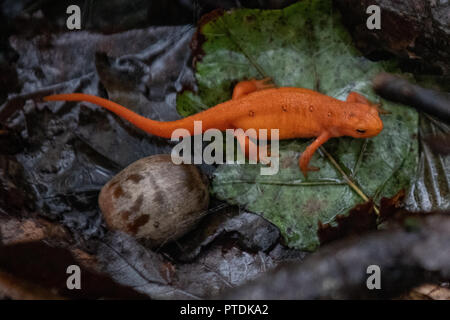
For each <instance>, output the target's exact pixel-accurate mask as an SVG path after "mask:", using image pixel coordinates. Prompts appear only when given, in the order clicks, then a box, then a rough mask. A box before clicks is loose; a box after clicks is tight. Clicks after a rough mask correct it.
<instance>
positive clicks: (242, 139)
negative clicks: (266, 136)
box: [234, 129, 270, 164]
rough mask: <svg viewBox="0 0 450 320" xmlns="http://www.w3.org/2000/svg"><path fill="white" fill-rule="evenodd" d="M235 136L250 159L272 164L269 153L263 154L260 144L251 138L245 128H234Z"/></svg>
mask: <svg viewBox="0 0 450 320" xmlns="http://www.w3.org/2000/svg"><path fill="white" fill-rule="evenodd" d="M234 136H235V137H236V140H237V141H238V143H239V146H240V148H241V151H242V153H243V154H245V156H246V157H247V158H248V159H249V160H253V161H254V162H261V163H262V164H270V158H269V155H267V156H265V155H262V154H261V153H260V150H259V148H258V146H257V145H256V144H255V143H254V142H253V141H252V140H250V138H249V137H248V136H247V135H246V134H245V133H244V131H243V130H239V129H238V130H234Z"/></svg>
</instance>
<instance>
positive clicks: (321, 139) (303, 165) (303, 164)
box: [298, 131, 331, 178]
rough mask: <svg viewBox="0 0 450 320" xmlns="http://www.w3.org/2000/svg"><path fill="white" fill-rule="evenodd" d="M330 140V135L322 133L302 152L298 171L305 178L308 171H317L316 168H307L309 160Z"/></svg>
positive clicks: (325, 132)
mask: <svg viewBox="0 0 450 320" xmlns="http://www.w3.org/2000/svg"><path fill="white" fill-rule="evenodd" d="M330 138H331V135H330V134H329V133H328V132H327V131H324V132H323V133H322V134H321V135H320V136H318V137H317V139H316V140H314V142H313V143H311V144H310V145H309V146H308V147H307V148H306V149H305V151H303V153H302V155H301V157H300V159H299V161H298V164H299V166H300V170H301V171H302V172H303V175H304V176H305V178H306V177H307V176H308V171H318V170H319V168H317V167H308V164H309V161H310V160H311V157H312V156H313V154H314V152H316V150H317V149H318V148H319V147H320V146H321V145H323V144H324V143H325V142H327V141H328V139H330Z"/></svg>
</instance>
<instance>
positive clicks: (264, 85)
mask: <svg viewBox="0 0 450 320" xmlns="http://www.w3.org/2000/svg"><path fill="white" fill-rule="evenodd" d="M251 81H252V82H253V84H254V85H255V87H256V90H265V89H270V88H275V84H274V83H273V82H272V78H270V77H267V78H264V79H261V80H255V79H252V80H251Z"/></svg>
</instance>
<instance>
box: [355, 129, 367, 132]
mask: <svg viewBox="0 0 450 320" xmlns="http://www.w3.org/2000/svg"><path fill="white" fill-rule="evenodd" d="M356 132H358V133H366V130H363V129H356Z"/></svg>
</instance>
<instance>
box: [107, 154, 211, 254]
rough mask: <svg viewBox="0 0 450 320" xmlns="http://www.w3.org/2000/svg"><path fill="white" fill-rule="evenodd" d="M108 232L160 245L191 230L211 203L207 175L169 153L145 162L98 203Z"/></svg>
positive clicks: (109, 188)
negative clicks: (112, 231)
mask: <svg viewBox="0 0 450 320" xmlns="http://www.w3.org/2000/svg"><path fill="white" fill-rule="evenodd" d="M98 202H99V205H100V209H101V211H102V213H103V217H104V219H105V221H106V224H107V225H108V227H109V228H111V229H114V230H121V231H124V232H127V233H129V234H131V235H133V236H135V237H136V238H139V239H146V240H147V241H146V242H147V244H150V245H152V246H158V245H161V244H163V243H166V242H168V241H171V240H175V239H177V238H179V237H181V236H182V235H184V234H185V233H186V232H188V231H189V230H191V229H192V228H193V227H194V226H195V224H196V223H197V222H198V220H199V219H200V218H201V217H202V216H203V215H204V213H205V210H207V208H208V205H209V191H208V182H207V179H206V177H205V176H204V175H203V174H202V173H201V172H200V171H199V170H198V169H197V167H195V166H194V165H189V164H181V165H176V164H174V163H173V162H172V160H171V157H170V155H165V154H163V155H154V156H150V157H147V158H143V159H140V160H138V161H136V162H134V163H132V164H130V165H129V166H128V167H126V168H125V169H123V170H122V171H121V172H119V173H118V174H117V175H116V176H115V177H114V178H112V179H111V180H110V181H109V182H108V183H107V184H106V185H105V186H104V187H103V188H102V190H101V192H100V196H99V199H98Z"/></svg>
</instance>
